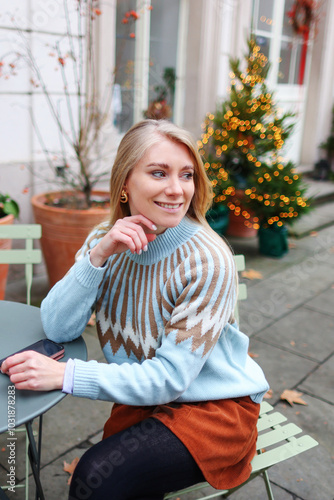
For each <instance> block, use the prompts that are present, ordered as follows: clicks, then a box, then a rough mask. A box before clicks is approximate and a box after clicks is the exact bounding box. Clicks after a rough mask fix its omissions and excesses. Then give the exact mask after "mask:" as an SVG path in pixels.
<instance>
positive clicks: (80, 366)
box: [73, 359, 99, 399]
mask: <svg viewBox="0 0 334 500" xmlns="http://www.w3.org/2000/svg"><path fill="white" fill-rule="evenodd" d="M98 365H99V364H98V362H97V361H95V360H91V361H82V360H80V359H75V372H74V378H73V396H79V397H85V398H90V399H97V398H98V396H99V383H98V379H99V377H98V369H99V367H98Z"/></svg>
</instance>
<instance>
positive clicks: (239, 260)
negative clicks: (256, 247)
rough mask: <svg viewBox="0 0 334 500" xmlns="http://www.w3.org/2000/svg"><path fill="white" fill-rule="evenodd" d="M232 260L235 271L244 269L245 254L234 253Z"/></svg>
mask: <svg viewBox="0 0 334 500" xmlns="http://www.w3.org/2000/svg"><path fill="white" fill-rule="evenodd" d="M234 262H235V265H236V268H237V271H244V269H245V267H246V264H245V256H244V255H242V254H240V255H234Z"/></svg>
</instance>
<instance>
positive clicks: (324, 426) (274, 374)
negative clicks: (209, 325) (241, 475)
mask: <svg viewBox="0 0 334 500" xmlns="http://www.w3.org/2000/svg"><path fill="white" fill-rule="evenodd" d="M230 243H231V245H232V247H233V249H234V251H235V253H236V254H238V253H243V254H244V255H245V257H246V267H247V269H248V270H250V269H254V270H256V271H258V272H260V273H261V274H262V278H261V279H254V280H250V279H245V278H242V281H244V282H245V283H247V288H248V299H247V300H246V301H244V302H242V303H241V307H240V318H241V319H240V323H241V327H242V329H243V330H244V332H245V333H246V334H247V335H249V337H250V351H251V352H252V353H253V354H255V355H256V356H257V358H256V361H257V362H258V363H259V364H260V365H261V366H262V368H263V369H264V371H265V373H266V376H267V378H268V381H269V383H270V385H271V388H272V390H273V397H272V399H270V400H269V402H270V403H271V404H272V405H274V406H277V407H278V408H279V410H280V411H281V412H282V413H283V414H285V415H286V416H287V417H288V418H289V420H290V421H293V422H295V423H296V424H297V425H299V426H300V427H302V429H303V430H304V431H305V432H307V433H308V434H310V435H312V436H313V437H314V438H315V439H316V440H317V441H318V442H319V446H318V447H316V448H314V449H313V450H310V451H308V452H305V453H303V454H301V455H299V456H298V457H297V458H294V459H290V460H288V461H286V462H283V463H282V464H280V465H277V466H275V467H273V468H272V469H271V470H270V471H269V476H270V479H271V481H272V484H273V492H274V495H275V499H276V500H294V499H301V500H333V498H334V467H333V463H334V437H333V436H334V383H333V382H334V335H333V332H334V271H333V269H334V226H333V225H332V226H330V227H327V228H324V229H322V230H320V231H318V232H317V233H315V234H313V235H309V236H306V237H303V238H301V239H294V238H290V246H291V248H290V251H289V253H288V254H287V255H286V256H284V257H283V258H281V259H272V258H268V257H263V256H261V255H259V254H258V246H257V240H256V238H254V239H242V240H241V239H239V240H238V239H230ZM46 292H47V285H46V281H45V277H44V276H40V277H38V278H36V279H35V281H34V297H35V299H36V300H37V301H38V299H39V298H40V297H42V296H43V295H44V294H45V293H46ZM7 295H8V296H7V297H6V298H7V299H8V300H20V296H21V295H22V290H21V289H20V286H19V284H15V286H14V284H13V286H11V287H9V291H8V294H7ZM23 297H24V295H23ZM84 338H85V341H86V343H87V347H88V352H89V358H90V359H92V358H94V359H98V360H102V355H101V350H100V348H99V346H98V342H97V338H96V335H95V332H94V328H92V327H89V328H87V329H86V331H85V333H84ZM284 389H296V390H298V391H299V392H302V393H303V399H304V400H305V402H306V403H307V406H301V405H294V406H293V407H291V406H289V405H288V404H287V403H285V402H283V401H281V400H280V394H281V393H282V392H283V390H284ZM110 407H111V405H110V404H109V403H105V402H101V401H90V400H84V399H80V398H74V397H71V396H67V397H66V398H65V399H64V400H63V401H62V402H61V403H59V404H58V405H57V406H55V407H54V408H52V409H51V410H50V411H48V412H47V413H46V415H45V416H44V425H43V451H42V467H41V480H42V484H43V487H44V490H45V497H46V500H59V499H64V500H65V499H66V498H67V492H68V486H67V479H68V473H66V472H65V471H64V470H63V464H64V461H66V462H68V463H70V462H71V461H72V460H73V459H74V458H75V457H80V456H81V455H82V454H83V453H84V451H85V450H86V449H87V448H88V447H90V446H91V445H92V444H94V443H95V442H97V441H98V440H99V439H101V434H102V428H103V424H104V422H105V420H106V419H107V417H108V416H109V413H110ZM0 438H1V440H0V450H2V451H0V481H1V484H4V482H5V481H6V451H3V447H4V436H3V435H2V436H0ZM18 449H20V450H21V453H22V456H23V449H24V444H23V433H22V435H21V436H20V437H19V443H18ZM23 475H24V468H23V459H21V463H20V466H19V468H18V471H17V476H18V482H19V481H20V480H22V478H23ZM32 483H33V481H32V480H31V487H30V495H29V498H34V491H33V490H34V489H33V486H32ZM207 491H210V489H206V492H207ZM8 496H9V498H11V499H15V500H21V499H23V498H24V494H23V491H22V490H19V489H17V490H16V493H15V494H9V495H8ZM183 498H185V500H193V499H195V498H198V493H197V495H195V494H189V495H188V496H187V497H183ZM231 498H232V499H235V500H262V499H264V498H266V494H265V487H264V484H263V482H262V479H261V478H257V479H256V480H254V481H253V482H252V483H250V484H249V485H248V486H247V487H246V488H243V489H241V490H240V491H239V492H236V493H235V494H233V495H232V496H231Z"/></svg>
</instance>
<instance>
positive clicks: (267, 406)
mask: <svg viewBox="0 0 334 500" xmlns="http://www.w3.org/2000/svg"><path fill="white" fill-rule="evenodd" d="M273 409H274V407H273V406H271V404H269V403H268V402H267V401H262V403H261V405H260V416H262V415H263V414H264V413H268V412H269V411H272V410H273Z"/></svg>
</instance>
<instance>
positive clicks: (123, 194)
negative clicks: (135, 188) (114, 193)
mask: <svg viewBox="0 0 334 500" xmlns="http://www.w3.org/2000/svg"><path fill="white" fill-rule="evenodd" d="M128 199H129V197H128V193H127V192H126V191H125V189H122V192H121V198H120V200H121V203H127V202H128Z"/></svg>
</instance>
